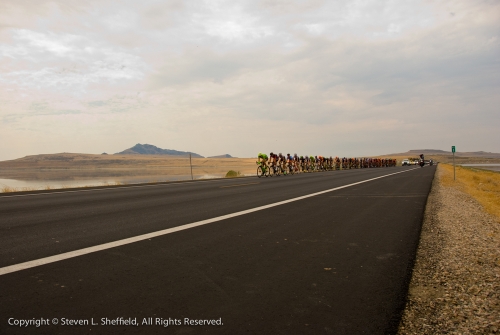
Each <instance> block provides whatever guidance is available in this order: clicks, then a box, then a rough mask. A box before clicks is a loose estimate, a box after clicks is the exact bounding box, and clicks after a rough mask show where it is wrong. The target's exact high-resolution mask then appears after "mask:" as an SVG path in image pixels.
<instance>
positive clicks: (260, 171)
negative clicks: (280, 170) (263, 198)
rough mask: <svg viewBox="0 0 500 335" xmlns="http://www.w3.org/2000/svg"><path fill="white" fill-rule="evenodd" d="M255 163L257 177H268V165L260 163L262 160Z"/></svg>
mask: <svg viewBox="0 0 500 335" xmlns="http://www.w3.org/2000/svg"><path fill="white" fill-rule="evenodd" d="M255 163H257V165H258V166H257V177H259V178H260V177H262V176H264V177H269V170H270V169H269V167H268V166H266V165H265V164H262V162H255Z"/></svg>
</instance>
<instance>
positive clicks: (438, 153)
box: [391, 148, 500, 158]
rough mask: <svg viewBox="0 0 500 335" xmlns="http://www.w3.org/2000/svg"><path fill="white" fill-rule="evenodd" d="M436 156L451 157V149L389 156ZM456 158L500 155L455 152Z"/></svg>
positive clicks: (420, 150) (411, 151)
mask: <svg viewBox="0 0 500 335" xmlns="http://www.w3.org/2000/svg"><path fill="white" fill-rule="evenodd" d="M420 154H424V155H436V156H451V155H453V154H452V152H451V148H450V150H449V151H445V150H437V149H417V150H408V151H407V152H402V153H398V154H391V155H393V156H408V157H418V155H420ZM455 156H456V157H477V158H500V153H495V152H485V151H473V152H460V151H457V152H455Z"/></svg>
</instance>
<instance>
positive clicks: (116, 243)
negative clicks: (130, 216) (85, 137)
mask: <svg viewBox="0 0 500 335" xmlns="http://www.w3.org/2000/svg"><path fill="white" fill-rule="evenodd" d="M415 169H416V168H413V169H409V170H405V171H400V172H395V173H390V174H386V175H383V176H380V177H375V178H371V179H366V180H362V181H358V182H356V183H352V184H348V185H344V186H339V187H335V188H331V189H328V190H324V191H320V192H316V193H311V194H307V195H303V196H300V197H296V198H292V199H288V200H283V201H278V202H275V203H272V204H269V205H264V206H259V207H255V208H251V209H247V210H244V211H239V212H235V213H231V214H227V215H222V216H217V217H215V218H211V219H206V220H201V221H197V222H193V223H188V224H185V225H182V226H178V227H173V228H168V229H164V230H159V231H156V232H152V233H148V234H144V235H139V236H134V237H129V238H126V239H123V240H118V241H114V242H109V243H104V244H100V245H96V246H93V247H88V248H84V249H79V250H74V251H70V252H65V253H62V254H59V255H54V256H50V257H44V258H40V259H35V260H33V261H28V262H24V263H19V264H14V265H10V266H6V267H3V268H0V276H2V275H5V274H8V273H12V272H16V271H21V270H25V269H29V268H34V267H37V266H41V265H45V264H49V263H54V262H58V261H62V260H65V259H69V258H73V257H78V256H83V255H87V254H90V253H93V252H98V251H102V250H106V249H111V248H115V247H119V246H122V245H126V244H130V243H135V242H139V241H144V240H147V239H151V238H154V237H158V236H162V235H167V234H172V233H175V232H178V231H182V230H186V229H191V228H194V227H199V226H203V225H206V224H209V223H213V222H217V221H222V220H226V219H230V218H234V217H236V216H241V215H245V214H250V213H253V212H258V211H262V210H264V209H268V208H272V207H276V206H281V205H284V204H288V203H291V202H294V201H299V200H303V199H307V198H311V197H314V196H317V195H320V194H324V193H328V192H332V191H336V190H341V189H343V188H347V187H351V186H354V185H359V184H363V183H367V182H369V181H373V180H377V179H381V178H385V177H389V176H393V175H395V174H399V173H405V172H408V171H412V170H415Z"/></svg>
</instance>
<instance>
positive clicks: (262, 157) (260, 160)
mask: <svg viewBox="0 0 500 335" xmlns="http://www.w3.org/2000/svg"><path fill="white" fill-rule="evenodd" d="M267 159H268V157H267V155H266V154H263V153H262V152H259V154H258V155H257V164H259V165H260V166H262V169H263V170H264V172H265V171H266V169H267Z"/></svg>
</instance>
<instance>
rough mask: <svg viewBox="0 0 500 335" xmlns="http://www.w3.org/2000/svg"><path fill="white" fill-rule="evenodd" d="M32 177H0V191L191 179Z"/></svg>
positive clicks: (214, 175) (216, 175) (188, 177)
mask: <svg viewBox="0 0 500 335" xmlns="http://www.w3.org/2000/svg"><path fill="white" fill-rule="evenodd" d="M224 175H225V174H223V173H210V174H200V175H193V178H194V179H213V178H222V177H224ZM37 177H40V176H34V177H33V178H26V177H25V176H23V177H18V178H14V177H10V178H5V177H4V178H0V193H1V192H2V191H4V192H5V191H7V190H8V191H30V190H44V189H59V188H72V187H85V186H87V187H88V186H106V185H123V184H142V183H155V182H167V181H181V180H191V175H190V174H189V175H188V174H186V175H147V176H114V177H109V176H107V177H104V176H103V177H92V178H85V177H82V176H78V177H74V178H67V177H66V178H57V177H56V178H54V176H50V178H37Z"/></svg>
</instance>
